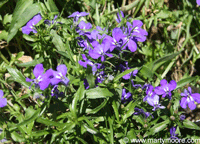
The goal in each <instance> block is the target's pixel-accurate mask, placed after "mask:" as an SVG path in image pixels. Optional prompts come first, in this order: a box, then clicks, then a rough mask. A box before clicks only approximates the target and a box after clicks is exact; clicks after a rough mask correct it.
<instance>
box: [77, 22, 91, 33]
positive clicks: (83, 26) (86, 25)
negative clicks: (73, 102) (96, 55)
mask: <svg viewBox="0 0 200 144" xmlns="http://www.w3.org/2000/svg"><path fill="white" fill-rule="evenodd" d="M91 28H92V24H91V23H85V22H84V21H81V22H80V23H79V24H78V27H77V29H76V31H77V32H78V33H79V35H90V34H91V32H86V31H85V30H88V29H91Z"/></svg>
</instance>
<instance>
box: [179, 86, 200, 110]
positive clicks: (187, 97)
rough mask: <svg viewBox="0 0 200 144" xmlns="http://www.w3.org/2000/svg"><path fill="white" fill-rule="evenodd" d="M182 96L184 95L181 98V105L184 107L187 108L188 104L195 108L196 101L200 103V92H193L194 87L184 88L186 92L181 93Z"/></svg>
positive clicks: (192, 108)
mask: <svg viewBox="0 0 200 144" xmlns="http://www.w3.org/2000/svg"><path fill="white" fill-rule="evenodd" d="M181 96H182V99H181V102H180V106H181V107H182V108H184V109H185V108H187V105H188V107H189V108H190V109H191V110H194V109H195V108H196V105H195V103H194V102H195V101H196V102H197V103H200V94H199V93H192V89H191V87H188V90H186V89H185V90H184V93H181Z"/></svg>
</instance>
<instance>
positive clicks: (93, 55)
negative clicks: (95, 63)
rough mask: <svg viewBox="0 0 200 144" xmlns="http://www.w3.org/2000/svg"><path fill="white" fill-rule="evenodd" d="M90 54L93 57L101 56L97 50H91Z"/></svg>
mask: <svg viewBox="0 0 200 144" xmlns="http://www.w3.org/2000/svg"><path fill="white" fill-rule="evenodd" d="M88 54H89V56H90V57H92V58H93V59H98V58H99V57H100V56H101V55H100V54H99V53H96V52H95V50H89V51H88Z"/></svg>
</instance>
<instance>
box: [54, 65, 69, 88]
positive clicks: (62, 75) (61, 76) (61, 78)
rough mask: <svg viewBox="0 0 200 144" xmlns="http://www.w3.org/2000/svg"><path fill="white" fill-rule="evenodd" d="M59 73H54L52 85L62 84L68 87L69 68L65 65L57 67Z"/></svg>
mask: <svg viewBox="0 0 200 144" xmlns="http://www.w3.org/2000/svg"><path fill="white" fill-rule="evenodd" d="M56 70H57V71H53V76H54V77H53V78H52V79H51V84H52V85H57V84H58V83H60V82H61V83H62V84H64V85H65V86H67V85H68V83H69V79H68V78H67V77H66V74H67V67H66V65H64V64H61V65H59V66H57V68H56Z"/></svg>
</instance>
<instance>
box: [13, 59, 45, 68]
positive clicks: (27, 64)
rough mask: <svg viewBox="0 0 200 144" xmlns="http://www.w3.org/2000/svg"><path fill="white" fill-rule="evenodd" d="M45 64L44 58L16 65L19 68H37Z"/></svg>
mask: <svg viewBox="0 0 200 144" xmlns="http://www.w3.org/2000/svg"><path fill="white" fill-rule="evenodd" d="M42 62H44V59H43V57H40V58H38V59H35V60H32V61H30V62H26V63H16V65H17V66H19V67H31V66H35V65H37V64H40V63H42Z"/></svg>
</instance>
